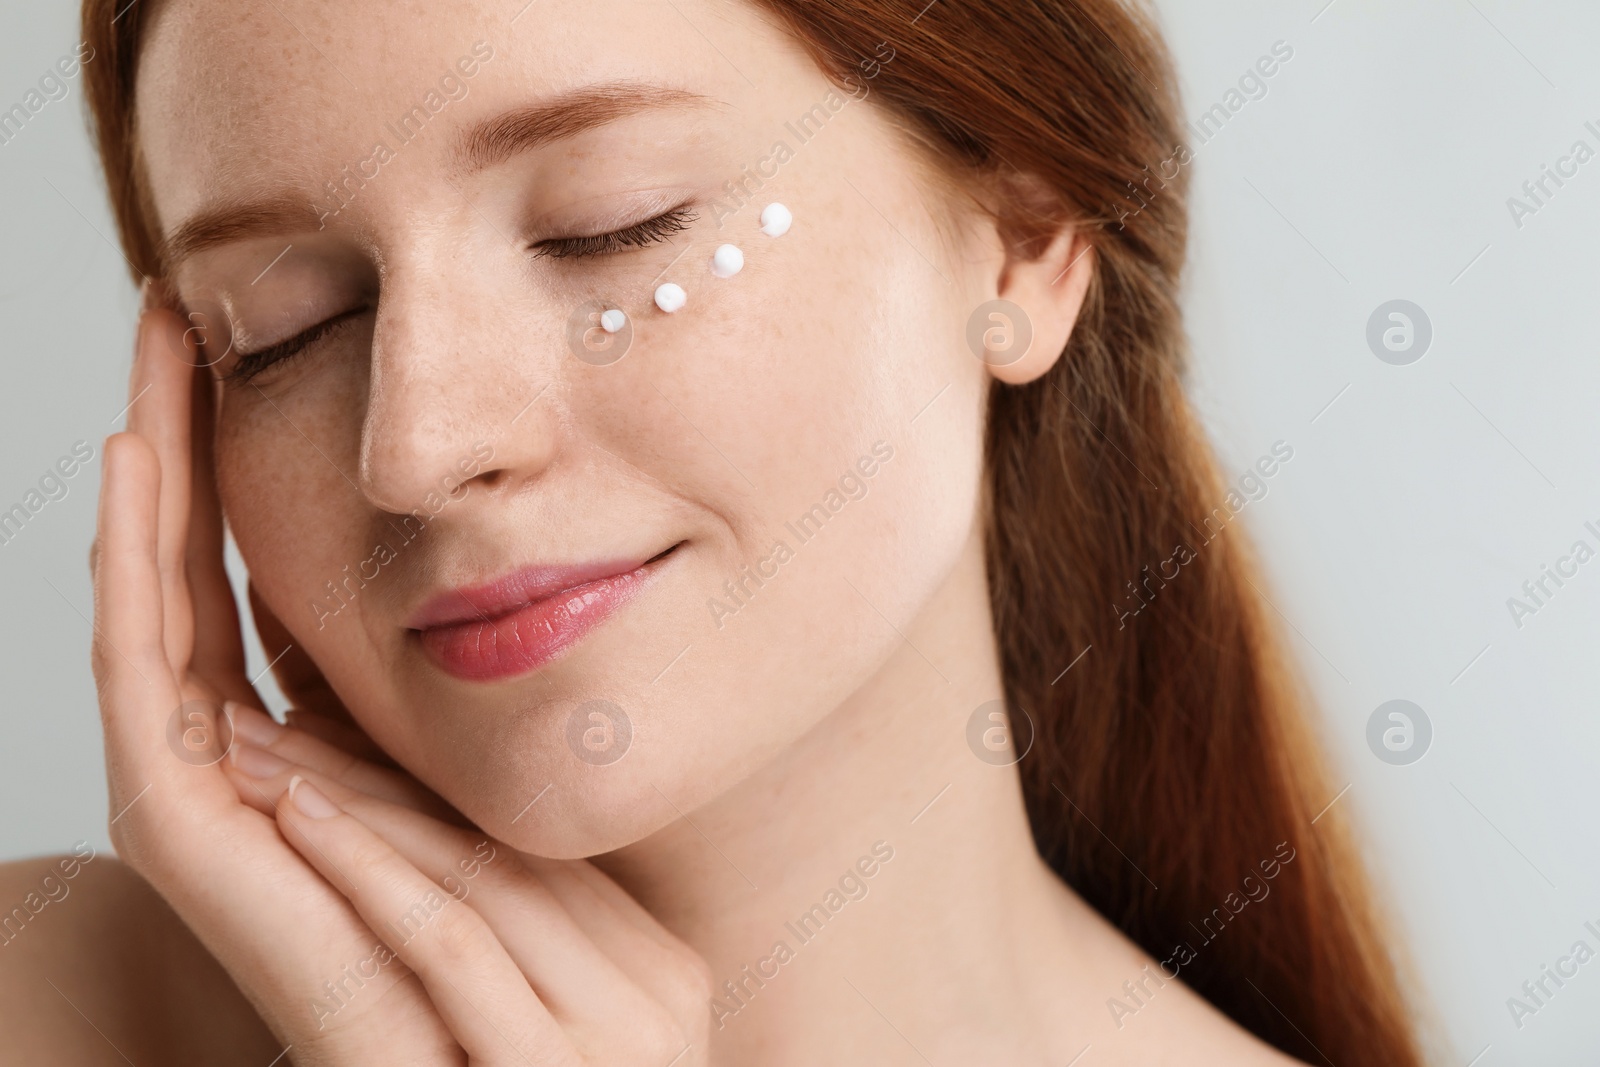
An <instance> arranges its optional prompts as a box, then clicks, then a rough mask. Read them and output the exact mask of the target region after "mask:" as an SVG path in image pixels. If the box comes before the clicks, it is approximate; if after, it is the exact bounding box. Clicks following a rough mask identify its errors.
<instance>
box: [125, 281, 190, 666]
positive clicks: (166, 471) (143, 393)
mask: <svg viewBox="0 0 1600 1067" xmlns="http://www.w3.org/2000/svg"><path fill="white" fill-rule="evenodd" d="M181 323H182V320H181V319H179V318H178V317H177V316H176V315H175V314H173V313H172V312H171V311H168V310H166V309H165V308H159V307H155V308H150V309H149V310H147V311H145V313H144V314H143V315H142V316H140V319H139V335H138V336H139V339H138V347H137V350H136V352H135V355H134V362H133V376H132V380H131V381H130V383H129V387H130V397H131V400H130V406H129V408H128V429H129V431H130V432H132V433H136V434H138V435H139V436H140V437H142V438H144V439H145V440H146V441H147V442H149V444H150V446H151V448H153V449H154V450H155V453H156V458H157V460H158V461H159V463H160V465H161V497H160V505H159V511H158V514H159V522H158V526H157V538H156V558H157V562H158V565H159V568H160V575H161V592H162V603H163V604H164V605H165V609H166V610H165V612H164V613H163V614H164V618H163V626H164V633H165V640H166V647H167V653H168V656H169V658H170V659H171V661H172V666H173V670H174V671H178V672H182V671H184V670H186V669H187V668H188V662H189V655H190V652H191V650H192V648H193V641H194V616H193V614H192V612H191V610H190V604H189V591H188V582H187V580H186V577H185V574H184V569H185V559H186V554H187V550H188V531H189V487H190V481H191V477H190V466H191V463H192V460H191V456H190V452H189V402H190V391H191V382H192V379H193V377H194V367H193V362H192V360H186V359H184V358H182V355H183V353H185V352H186V351H187V348H186V346H185V344H184V341H183V332H182V327H181Z"/></svg>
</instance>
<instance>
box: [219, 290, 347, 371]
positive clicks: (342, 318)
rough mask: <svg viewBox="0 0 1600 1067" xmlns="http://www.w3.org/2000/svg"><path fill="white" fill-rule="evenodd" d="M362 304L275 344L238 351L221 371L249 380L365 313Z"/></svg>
mask: <svg viewBox="0 0 1600 1067" xmlns="http://www.w3.org/2000/svg"><path fill="white" fill-rule="evenodd" d="M366 312H367V309H366V308H364V307H359V308H352V309H351V310H349V311H346V312H344V313H342V314H339V315H335V316H334V317H333V318H331V319H324V320H323V321H322V322H319V323H317V324H316V325H315V326H313V327H311V328H310V329H308V330H302V331H301V332H299V333H297V334H295V335H294V336H293V337H291V338H289V339H288V340H285V341H279V342H278V343H277V344H275V345H272V346H270V347H267V348H263V349H261V350H260V351H259V352H240V353H239V354H238V355H239V358H238V361H237V362H236V363H234V365H233V369H232V370H230V371H228V373H227V374H226V375H224V378H225V380H227V381H229V382H233V383H236V384H244V383H247V382H249V381H250V380H251V379H252V378H254V377H255V376H256V375H258V374H260V373H261V372H262V371H264V370H266V369H267V368H268V367H271V366H274V365H275V364H278V363H283V362H285V361H287V360H290V359H293V358H294V357H295V356H298V355H299V354H300V353H301V352H303V351H305V350H306V349H307V348H309V347H310V346H311V345H313V344H315V343H316V342H317V341H320V340H322V339H323V338H324V337H326V336H327V335H328V334H330V333H332V332H333V331H335V330H337V329H339V328H340V327H341V326H343V325H345V324H346V323H347V322H349V321H350V320H351V319H353V318H355V317H356V316H357V315H364V314H366Z"/></svg>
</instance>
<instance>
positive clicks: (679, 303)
mask: <svg viewBox="0 0 1600 1067" xmlns="http://www.w3.org/2000/svg"><path fill="white" fill-rule="evenodd" d="M688 302H689V294H688V293H686V292H684V291H683V286H681V285H679V284H677V283H676V282H663V283H662V284H661V285H659V286H657V287H656V307H658V308H660V309H661V310H662V311H665V312H667V313H668V314H669V315H670V314H671V313H672V312H674V311H677V310H678V309H679V308H681V307H683V305H685V304H687V303H688Z"/></svg>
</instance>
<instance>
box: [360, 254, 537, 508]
mask: <svg viewBox="0 0 1600 1067" xmlns="http://www.w3.org/2000/svg"><path fill="white" fill-rule="evenodd" d="M459 267H460V264H458V263H453V262H452V263H449V264H446V265H444V267H443V269H439V268H434V269H427V270H421V269H412V270H409V271H406V270H402V269H399V268H396V269H394V270H393V271H392V272H391V273H390V275H389V276H388V277H387V278H385V280H384V286H383V292H382V295H381V298H380V300H379V306H378V310H377V321H376V323H375V324H374V329H373V337H372V355H371V376H370V380H369V384H368V396H367V412H366V418H365V421H364V423H363V425H362V432H361V461H360V482H361V491H362V493H363V494H364V495H365V496H366V498H367V499H368V501H369V502H371V503H372V504H373V506H375V507H377V508H379V509H381V510H383V511H386V512H389V513H391V514H404V513H407V512H410V511H413V510H414V509H416V508H418V507H421V506H425V505H426V504H427V503H428V502H429V501H430V500H432V499H437V498H435V497H430V494H438V495H439V496H442V497H448V496H450V495H452V494H454V493H455V492H456V491H457V490H458V487H459V486H461V485H463V484H476V485H480V486H484V487H487V488H491V489H496V490H499V489H502V488H507V487H509V488H514V487H515V486H516V485H518V484H522V483H525V482H527V481H529V480H532V479H536V478H538V477H539V475H540V474H541V473H542V472H543V471H545V470H546V469H547V468H548V467H549V465H550V462H551V459H552V457H553V456H554V454H555V449H556V432H557V427H558V420H557V418H556V417H555V412H554V410H553V408H552V405H551V403H550V399H551V397H550V396H549V395H548V394H551V393H556V392H558V391H557V390H555V389H554V388H552V386H553V383H554V379H555V375H556V368H557V366H558V364H557V361H556V358H555V353H554V351H553V350H554V348H555V347H556V346H557V345H558V344H559V337H560V334H559V332H558V331H559V327H558V326H557V325H556V324H554V323H542V322H538V321H536V320H538V319H539V318H540V317H541V316H540V315H539V313H538V311H537V309H532V310H530V311H529V313H528V321H526V322H524V321H522V319H521V318H518V319H517V320H516V321H508V319H507V318H506V317H505V315H503V314H501V313H499V311H500V309H501V308H503V307H505V306H506V305H505V304H503V303H501V302H500V301H498V300H496V299H495V298H493V297H492V296H491V295H490V293H491V289H492V287H491V286H484V285H479V284H475V280H474V279H473V278H471V277H468V276H466V275H465V274H464V273H463V272H461V271H460V270H459ZM481 280H482V279H477V281H481ZM511 306H517V305H516V304H512V305H511ZM523 306H526V305H525V304H524V305H523ZM541 337H542V338H546V339H547V340H545V341H540V340H538V338H541Z"/></svg>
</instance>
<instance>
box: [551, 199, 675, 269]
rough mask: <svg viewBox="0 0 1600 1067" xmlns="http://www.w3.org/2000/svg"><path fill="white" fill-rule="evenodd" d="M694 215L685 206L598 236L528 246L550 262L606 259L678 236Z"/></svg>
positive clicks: (557, 238) (566, 238) (570, 238)
mask: <svg viewBox="0 0 1600 1067" xmlns="http://www.w3.org/2000/svg"><path fill="white" fill-rule="evenodd" d="M697 218H699V216H698V215H696V214H695V213H694V211H693V210H692V209H691V208H690V207H689V206H688V205H687V204H684V205H680V206H679V207H675V208H673V209H672V210H671V211H668V212H665V213H663V214H660V215H657V216H656V217H655V218H651V219H645V220H644V221H643V222H640V223H636V224H634V225H632V226H629V227H628V228H627V229H623V230H613V231H612V232H610V233H599V234H594V235H593V236H589V237H550V238H546V239H545V240H543V241H538V242H536V243H534V245H533V246H532V248H533V254H534V255H536V256H544V257H548V258H550V259H572V258H575V257H580V256H608V255H614V254H615V253H618V252H627V251H630V250H632V249H636V248H645V247H647V246H649V245H653V244H658V243H659V242H661V241H665V240H667V239H668V238H669V237H672V236H673V235H674V234H678V233H682V232H683V231H684V230H685V229H687V228H688V227H689V225H690V224H691V223H693V222H694V221H695V220H696V219H697Z"/></svg>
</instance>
